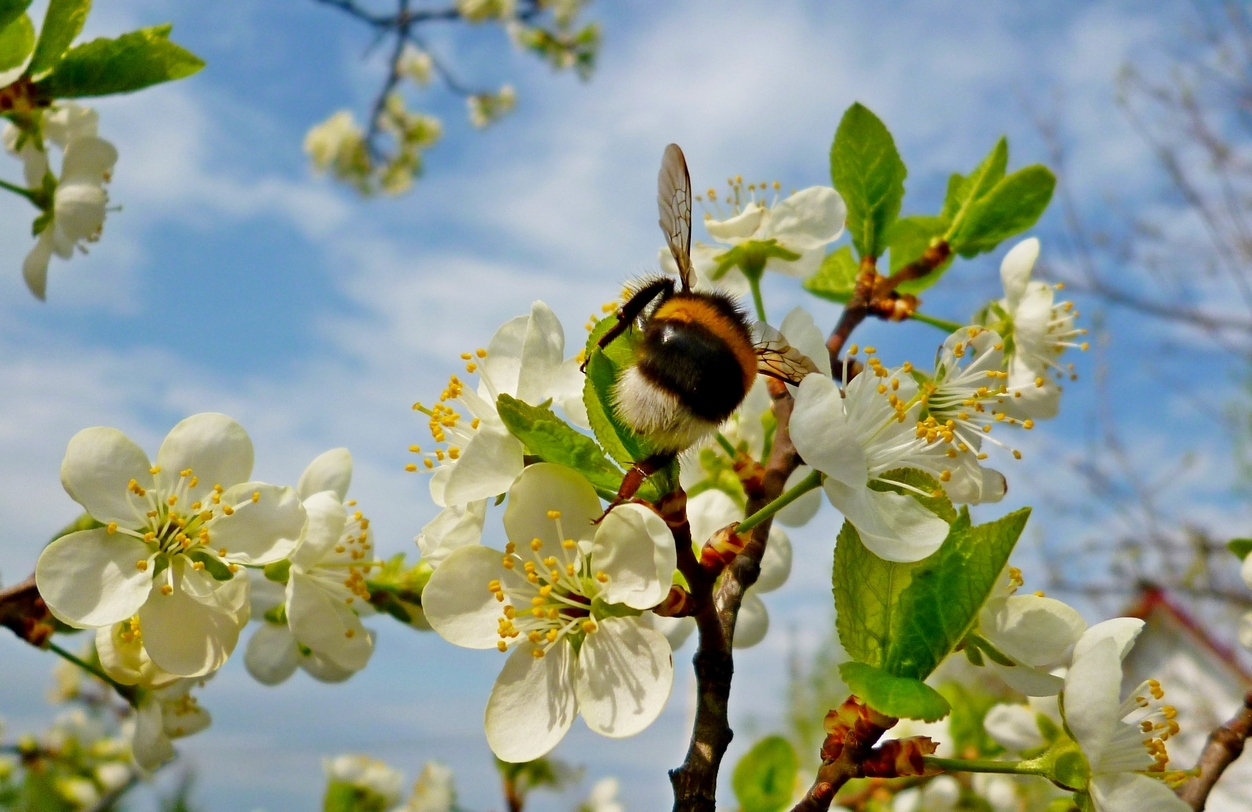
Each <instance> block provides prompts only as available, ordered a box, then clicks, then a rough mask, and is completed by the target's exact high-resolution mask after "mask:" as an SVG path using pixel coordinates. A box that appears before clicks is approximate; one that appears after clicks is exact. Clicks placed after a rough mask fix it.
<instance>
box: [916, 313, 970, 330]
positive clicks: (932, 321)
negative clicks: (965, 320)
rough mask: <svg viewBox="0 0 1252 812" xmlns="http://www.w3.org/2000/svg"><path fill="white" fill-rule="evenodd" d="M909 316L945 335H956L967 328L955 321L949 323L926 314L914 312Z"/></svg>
mask: <svg viewBox="0 0 1252 812" xmlns="http://www.w3.org/2000/svg"><path fill="white" fill-rule="evenodd" d="M909 316H910V317H911V318H912V319H913V320H914V321H920V322H921V323H922V324H929V325H930V326H931V327H938V328H939V329H940V330H943V331H944V332H945V333H955V332H956V331H957V330H959V329H961V328H962V327H964V326H965V325H963V324H957V323H956V322H954V321H947V320H945V319H937V318H935V317H934V316H927V315H926V314H925V313H917V312H914V313H910V314H909Z"/></svg>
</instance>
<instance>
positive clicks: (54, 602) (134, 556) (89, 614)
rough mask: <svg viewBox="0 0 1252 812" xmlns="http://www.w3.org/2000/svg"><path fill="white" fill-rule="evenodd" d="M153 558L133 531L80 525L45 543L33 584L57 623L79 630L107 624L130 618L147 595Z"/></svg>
mask: <svg viewBox="0 0 1252 812" xmlns="http://www.w3.org/2000/svg"><path fill="white" fill-rule="evenodd" d="M140 561H143V562H145V563H144V567H143V568H142V569H140V568H139V567H138V566H137V564H138V562H140ZM153 561H154V556H153V553H152V551H151V550H150V549H149V547H148V545H147V544H145V543H144V542H142V541H140V540H139V539H137V538H135V537H134V536H128V535H125V534H123V533H112V534H110V533H109V532H108V531H107V530H105V529H104V528H102V527H98V528H96V529H94V530H80V531H78V532H76V533H70V534H69V535H67V536H61V538H59V539H57V540H56V541H54V542H52V543H51V544H49V545H48V546H47V547H45V548H44V550H43V552H42V553H40V555H39V561H38V562H37V563H36V564H35V583H36V584H37V585H38V587H39V595H40V597H42V598H43V600H44V603H46V604H47V605H48V609H49V611H51V612H52V614H53V615H54V616H55V617H56V618H57V619H58V620H60V621H61V622H63V623H67V624H69V625H70V626H74V627H76V628H80V629H89V628H98V627H100V626H110V625H112V624H114V623H117V622H119V621H122V620H126V619H127V618H130V617H133V616H134V614H135V613H136V612H138V611H139V607H140V606H143V604H144V601H146V600H147V599H148V593H149V592H150V591H152V571H153Z"/></svg>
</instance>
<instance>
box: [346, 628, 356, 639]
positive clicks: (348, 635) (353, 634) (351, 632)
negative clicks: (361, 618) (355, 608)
mask: <svg viewBox="0 0 1252 812" xmlns="http://www.w3.org/2000/svg"><path fill="white" fill-rule="evenodd" d="M343 636H344V637H346V638H348V639H349V640H351V639H352V638H353V637H356V629H344V630H343Z"/></svg>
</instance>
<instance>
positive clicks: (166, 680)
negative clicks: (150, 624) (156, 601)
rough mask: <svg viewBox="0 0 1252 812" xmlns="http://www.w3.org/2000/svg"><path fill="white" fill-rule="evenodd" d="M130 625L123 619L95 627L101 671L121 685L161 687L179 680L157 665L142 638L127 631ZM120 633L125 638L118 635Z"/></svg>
mask: <svg viewBox="0 0 1252 812" xmlns="http://www.w3.org/2000/svg"><path fill="white" fill-rule="evenodd" d="M130 628H131V622H130V621H125V620H124V621H122V622H121V623H114V624H113V625H112V626H102V627H100V628H99V629H96V653H97V654H98V655H99V656H100V667H101V668H102V669H103V670H104V673H106V674H108V675H109V677H110V678H111V679H114V680H116V681H117V682H120V683H122V684H123V685H139V686H142V687H144V688H161V687H164V686H166V685H169V684H170V683H172V682H176V681H177V680H179V679H181V678H180V677H177V676H175V675H173V674H167V673H166V672H164V671H162V670H161V669H160V668H157V667H156V665H155V664H154V663H153V662H152V659H151V658H150V657H149V656H148V652H147V651H146V650H145V649H144V647H143V641H142V639H141V638H138V637H135V636H134V635H131V634H129V632H130ZM124 633H125V634H127V636H128V637H129V638H130V639H129V640H128V639H125V638H123V637H122V635H123V634H124Z"/></svg>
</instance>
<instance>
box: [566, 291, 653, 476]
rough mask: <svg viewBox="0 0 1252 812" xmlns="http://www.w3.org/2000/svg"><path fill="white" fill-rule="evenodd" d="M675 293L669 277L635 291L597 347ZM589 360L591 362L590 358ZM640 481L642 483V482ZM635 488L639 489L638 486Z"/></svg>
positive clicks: (618, 311) (583, 368)
mask: <svg viewBox="0 0 1252 812" xmlns="http://www.w3.org/2000/svg"><path fill="white" fill-rule="evenodd" d="M673 292H674V280H673V279H670V278H669V277H661V278H659V279H656V280H654V281H652V282H649V283H648V284H646V285H644V286H643V287H641V288H640V289H639V290H637V291H635V294H634V295H633V296H631V297H630V299H628V300H627V301H626V303H625V304H623V305H622V306H621V307H619V308H618V310H617V324H614V325H613V326H612V327H610V328H609V331H608V332H607V333H605V334H604V335H602V336H600V340H599V341H597V342H596V346H597V347H599V348H600V349H604V348H605V347H607V346H609V344H610V343H612V341H613V339H615V338H617V337H618V336H620V335H621V334H622V333H624V332H626V331H627V330H629V329H630V326H631V325H632V324H634V323H635V320H636V319H638V318H639V316H640V315H642V314H643V311H644V310H646V309H647V308H648V305H650V304H651V303H652V300H653V299H655V298H656V297H658V296H661V297H662V300H664V299H666V298H668V297H669V296H670V295H671V294H673ZM587 360H590V357H588V359H587ZM581 369H582V371H583V372H586V371H587V361H586V360H584V361H583V363H582V366H581ZM640 481H641V482H642V480H640ZM635 487H638V485H636V486H635Z"/></svg>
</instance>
